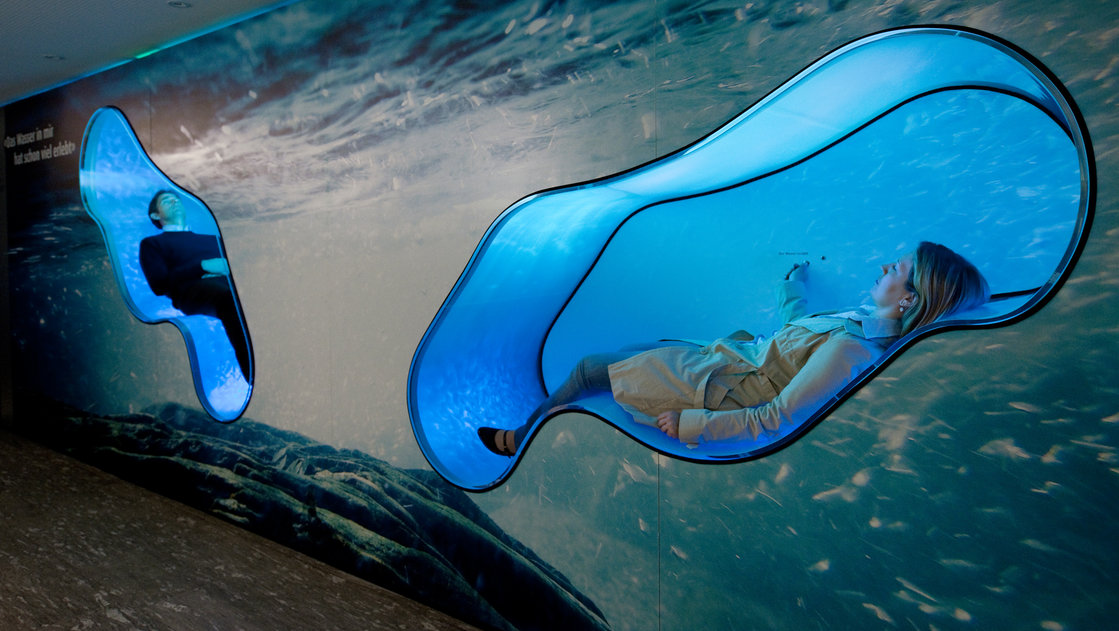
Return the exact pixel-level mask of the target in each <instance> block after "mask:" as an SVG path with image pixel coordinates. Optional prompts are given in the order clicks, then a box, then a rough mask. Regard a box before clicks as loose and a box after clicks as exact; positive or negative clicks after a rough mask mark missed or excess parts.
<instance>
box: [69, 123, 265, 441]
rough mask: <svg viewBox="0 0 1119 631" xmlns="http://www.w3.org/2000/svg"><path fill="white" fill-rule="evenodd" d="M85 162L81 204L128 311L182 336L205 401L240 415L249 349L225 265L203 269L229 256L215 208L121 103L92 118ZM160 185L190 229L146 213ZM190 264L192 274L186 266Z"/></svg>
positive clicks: (229, 416) (214, 409)
mask: <svg viewBox="0 0 1119 631" xmlns="http://www.w3.org/2000/svg"><path fill="white" fill-rule="evenodd" d="M80 164H81V167H80V168H81V171H80V173H79V181H80V185H81V192H82V202H83V204H84V205H85V209H86V211H87V212H88V213H89V214H90V216H91V217H93V219H94V221H96V222H97V225H98V226H99V227H100V228H101V234H102V236H104V237H105V245H106V247H107V248H108V252H109V260H110V261H111V263H112V267H113V273H114V275H115V276H116V279H117V283H118V285H119V286H120V290H121V295H122V296H123V298H124V301H125V303H126V304H127V305H128V309H129V310H130V311H131V312H132V314H133V315H135V316H136V317H137V318H139V319H140V320H142V321H144V322H148V323H157V322H166V321H170V322H171V323H173V324H174V325H175V326H176V327H177V328H178V329H179V331H180V332H181V333H182V334H183V339H184V340H185V341H186V346H187V354H188V356H189V358H190V367H191V372H192V374H193V377H194V388H195V391H196V392H197V394H198V399H199V401H200V402H201V403H202V406H203V407H204V408H205V409H206V411H207V412H208V413H209V414H210V415H211V416H212V417H214V418H215V419H217V420H219V421H232V420H234V419H236V418H238V417H240V416H241V414H242V413H243V412H244V411H245V407H246V406H248V404H249V398H250V396H251V395H252V383H253V370H252V345H251V343H250V341H249V335H248V329H247V327H246V326H245V318H244V314H243V313H242V311H241V306H240V301H239V300H238V299H237V291H236V288H235V287H234V285H233V278H232V276H231V275H229V273H228V264H226V265H225V271H224V273H222V272H221V271H220V270H219V271H216V272H214V271H205V270H203V269H202V266H201V262H202V260H203V259H215V258H216V259H220V260H222V261H224V260H225V258H226V257H225V247H224V245H223V243H222V239H221V232H220V231H219V230H218V225H217V221H215V219H214V216H213V213H212V212H211V211H210V209H209V208H207V207H206V205H205V204H204V203H203V202H202V200H200V199H198V198H197V197H195V196H193V195H191V194H190V193H188V192H187V191H186V190H184V189H183V188H181V187H179V186H178V185H176V184H175V183H174V182H172V181H171V180H170V178H168V177H167V176H166V175H164V174H163V172H162V171H160V170H159V168H158V167H156V166H155V164H154V163H153V162H152V161H151V159H150V158H149V157H148V155H147V153H146V152H145V151H144V149H143V147H142V146H141V145H140V141H139V139H138V138H136V134H135V133H134V132H133V130H132V127H131V126H130V125H129V123H128V120H127V119H126V118H125V116H124V114H123V113H122V112H121V111H120V110H118V109H116V108H112V107H106V108H102V109H99V110H97V111H96V112H94V114H93V116H92V117H91V118H90V121H89V124H88V125H87V126H86V131H85V137H84V138H83V140H82V149H81V158H80ZM159 191H170V192H171V193H172V195H171V196H172V197H176V198H177V199H178V202H179V208H180V210H181V213H182V216H183V219H184V220H185V223H184V225H183V226H182V227H183V228H186V229H185V230H178V231H173V229H172V228H171V227H167V229H166V230H162V229H161V228H160V227H157V226H156V224H155V223H153V221H152V220H151V219H150V218H149V216H148V209H149V203H150V202H151V200H152V199H153V197H154V196H155V195H156V193H157V192H159ZM142 250H144V251H146V252H147V254H146V255H144V256H145V263H146V264H142V263H141V255H142ZM187 266H189V267H190V268H191V269H193V270H196V271H194V272H183V271H182V270H183V268H184V267H187ZM156 269H160V270H161V271H163V272H166V274H161V276H166V279H165V280H162V281H161V280H157V278H156V276H155V274H157V273H159V272H156V271H153V270H156ZM176 270H179V271H176ZM153 284H154V285H155V286H156V289H153ZM157 292H158V293H157Z"/></svg>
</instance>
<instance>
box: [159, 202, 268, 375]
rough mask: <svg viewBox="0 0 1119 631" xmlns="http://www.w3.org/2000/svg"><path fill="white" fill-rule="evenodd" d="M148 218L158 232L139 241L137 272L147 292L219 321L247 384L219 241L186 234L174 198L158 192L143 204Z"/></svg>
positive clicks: (240, 327)
mask: <svg viewBox="0 0 1119 631" xmlns="http://www.w3.org/2000/svg"><path fill="white" fill-rule="evenodd" d="M148 217H149V218H151V220H152V223H154V224H155V225H156V226H157V227H158V228H159V229H160V231H161V232H160V233H159V234H156V235H152V236H150V237H146V238H145V239H143V240H142V241H140V267H141V269H143V271H144V277H145V278H147V280H148V285H149V286H150V287H151V289H152V291H153V292H154V293H155V294H156V295H159V296H167V297H168V298H170V299H171V304H173V305H174V306H175V308H176V309H178V310H179V311H182V312H183V313H184V314H186V315H206V316H211V317H214V318H218V319H219V320H221V323H222V325H223V326H224V327H225V333H226V335H227V336H228V337H229V342H230V344H232V345H233V351H234V353H235V354H236V356H237V364H238V365H239V366H240V368H241V374H242V375H243V376H244V377H245V380H246V381H249V380H250V379H251V375H252V373H251V372H250V371H251V365H250V364H251V362H250V360H249V340H248V332H247V331H246V330H245V327H244V324H243V322H242V319H241V314H240V310H239V309H238V307H237V301H236V300H235V299H234V297H233V287H232V285H231V284H230V280H229V263H228V262H227V261H226V259H225V257H224V256H222V252H221V245H220V243H219V242H218V238H217V237H216V236H213V235H208V234H198V233H196V232H191V231H190V229H189V228H188V227H187V225H186V214H185V212H184V210H183V204H182V201H181V200H180V199H179V196H178V194H176V193H175V192H174V191H170V190H162V191H159V192H158V193H156V194H155V196H154V197H152V200H151V203H150V204H148Z"/></svg>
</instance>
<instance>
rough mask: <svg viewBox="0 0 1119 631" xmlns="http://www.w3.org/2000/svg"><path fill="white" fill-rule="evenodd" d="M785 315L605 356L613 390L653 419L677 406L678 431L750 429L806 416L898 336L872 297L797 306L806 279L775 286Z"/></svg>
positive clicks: (703, 433)
mask: <svg viewBox="0 0 1119 631" xmlns="http://www.w3.org/2000/svg"><path fill="white" fill-rule="evenodd" d="M779 294H780V304H781V313H782V316H783V319H784V321H785V323H786V324H785V325H784V326H783V327H782V328H781V329H780V330H779V331H777V333H775V334H774V335H773V337H771V338H764V337H759V338H754V337H753V336H751V335H750V334H749V333H746V332H744V331H739V332H736V333H734V334H731V335H730V336H729V337H725V338H721V339H718V340H715V341H714V342H711V343H710V344H708V345H706V346H669V347H664V348H657V349H653V350H650V351H646V352H644V353H640V354H638V355H635V356H633V357H630V358H628V359H625V360H623V361H620V362H617V363H614V364H611V365H610V368H609V370H610V384H611V387H612V389H613V394H614V399H615V400H616V401H617V402H618V403H619V404H621V406H622V407H623V408H625V409H626V411H627V412H629V413H630V414H632V415H633V416H634V418H635V419H636V420H638V421H639V422H643V423H648V424H653V425H655V424H656V420H655V419H656V416H657V415H658V414H660V413H661V412H666V411H673V410H674V411H678V412H680V440H681V441H683V442H686V443H693V444H694V443H698V442H700V441H710V440H723V439H730V438H735V439H742V438H746V437H747V436H750V437H752V438H753V439H757V438H758V436H759V435H761V433H762V431H764V430H770V431H774V430H776V429H777V428H778V427H779V426H780V424H781V423H791V424H797V423H801V422H803V421H805V420H807V419H808V417H810V416H811V415H812V413H814V412H815V411H816V410H817V409H819V407H820V406H821V405H823V404H824V403H825V402H826V401H827V400H828V399H829V398H831V397H833V396H835V395H836V394H837V393H838V392H839V391H840V390H841V389H842V388H843V386H845V385H846V384H847V383H848V382H850V381H851V379H853V378H854V377H855V376H857V375H858V374H859V373H861V372H862V371H863V370H864V369H866V368H867V367H868V366H870V365H871V364H872V363H873V362H874V360H876V359H878V357H880V356H881V355H882V353H883V352H884V351H885V350H886V348H887V347H888V346H889V345H890V344H891V343H892V342H893V341H894V340H895V339H897V335H898V330H899V324H898V322H897V321H896V320H889V319H883V318H877V317H874V316H872V315H871V313H870V308H869V307H862V308H860V309H857V310H854V311H848V312H844V313H823V314H815V315H812V316H808V317H803V316H804V311H805V300H804V283H803V282H800V281H797V280H791V281H785V282H784V283H782V284H781V286H780V292H779Z"/></svg>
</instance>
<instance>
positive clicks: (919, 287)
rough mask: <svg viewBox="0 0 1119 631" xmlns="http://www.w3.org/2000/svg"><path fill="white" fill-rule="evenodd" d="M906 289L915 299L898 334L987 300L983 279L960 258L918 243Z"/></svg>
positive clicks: (948, 251) (937, 245) (906, 311)
mask: <svg viewBox="0 0 1119 631" xmlns="http://www.w3.org/2000/svg"><path fill="white" fill-rule="evenodd" d="M906 289H907V290H909V291H910V292H912V293H913V295H914V296H915V298H914V302H913V305H912V306H911V307H909V308H908V309H906V310H905V312H904V313H903V314H902V316H901V332H902V335H905V334H906V333H909V332H910V331H912V330H914V329H916V328H918V327H922V326H925V325H926V324H931V323H933V322H935V321H937V320H939V319H940V318H943V317H945V316H948V315H951V314H952V313H955V312H957V311H964V310H966V309H972V308H974V307H978V306H980V305H982V304H984V303H986V302H987V300H989V299H990V297H991V289H990V287H989V286H988V285H987V281H986V279H984V278H983V275H982V274H980V273H979V270H978V269H976V268H975V266H974V265H972V264H971V263H970V262H968V261H967V259H965V258H964V257H962V256H960V255H959V254H956V253H955V252H953V251H952V250H950V249H948V248H946V247H944V246H943V245H939V244H936V243H929V242H928V241H922V242H921V244H920V245H918V246H917V251H916V252H915V253H914V254H913V267H912V269H910V271H909V281H908V282H907V283H906Z"/></svg>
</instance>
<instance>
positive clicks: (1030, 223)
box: [408, 27, 1094, 490]
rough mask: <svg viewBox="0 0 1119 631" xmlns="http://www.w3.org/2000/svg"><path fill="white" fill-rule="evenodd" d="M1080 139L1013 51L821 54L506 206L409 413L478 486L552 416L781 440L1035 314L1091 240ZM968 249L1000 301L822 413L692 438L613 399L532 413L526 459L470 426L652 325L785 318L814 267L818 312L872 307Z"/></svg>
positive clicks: (926, 41) (655, 440)
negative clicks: (734, 110)
mask: <svg viewBox="0 0 1119 631" xmlns="http://www.w3.org/2000/svg"><path fill="white" fill-rule="evenodd" d="M1093 168H1094V166H1093V161H1092V154H1091V148H1090V143H1089V140H1088V137H1087V133H1086V131H1085V128H1084V125H1083V122H1082V120H1081V118H1080V116H1079V114H1078V112H1077V110H1076V108H1075V105H1074V103H1072V101H1071V99H1070V98H1069V97H1068V96H1067V93H1066V91H1065V90H1064V88H1063V87H1062V86H1061V85H1060V84H1059V83H1058V82H1057V81H1056V79H1055V78H1053V77H1052V75H1051V74H1050V73H1049V72H1048V71H1046V70H1045V69H1044V68H1043V67H1042V66H1041V65H1040V64H1039V63H1038V62H1036V61H1035V60H1033V59H1032V58H1031V57H1029V56H1028V55H1027V54H1026V53H1024V52H1022V51H1020V50H1017V49H1016V48H1014V47H1013V46H1011V45H1010V44H1007V43H1005V42H1002V41H999V40H997V39H995V38H993V37H991V36H988V35H986V34H983V33H979V32H975V31H967V30H960V29H955V28H944V27H912V28H904V29H897V30H891V31H886V32H882V33H878V34H875V35H871V36H868V37H866V38H863V39H860V40H857V41H855V42H852V43H850V44H847V45H846V46H843V47H842V48H839V49H837V50H835V51H834V52H832V53H830V54H828V55H826V56H825V57H823V58H821V59H820V60H818V61H816V62H815V63H813V64H812V65H810V66H809V67H807V68H806V69H805V70H803V71H802V72H800V73H799V74H797V75H796V76H794V77H793V78H792V79H790V80H789V81H788V82H786V83H785V84H784V85H782V86H781V87H780V88H778V89H777V90H775V91H773V92H772V93H770V94H769V95H768V96H766V97H765V98H763V99H762V100H761V101H759V102H758V103H756V104H754V105H753V106H751V107H750V108H749V109H747V110H746V111H745V112H743V113H742V114H740V115H738V116H737V117H735V118H734V119H733V120H731V121H730V122H728V123H727V124H725V125H724V126H722V127H720V128H719V129H717V130H715V131H714V132H712V133H711V134H710V135H708V136H706V137H704V138H702V139H700V140H699V141H697V142H696V143H694V144H692V145H691V146H689V147H686V148H684V149H682V150H680V151H678V152H676V153H673V154H671V155H668V156H666V157H664V158H661V159H658V160H656V161H654V162H651V163H648V164H645V165H642V166H640V167H637V168H635V169H632V170H630V171H627V172H624V173H621V174H618V175H615V176H611V177H607V178H604V179H601V180H597V181H593V182H588V183H584V184H577V185H573V186H568V187H564V188H560V189H555V190H549V191H544V192H540V193H536V194H534V195H530V196H528V197H526V198H524V199H522V200H520V201H518V202H517V203H515V204H514V205H513V206H511V207H509V208H508V209H507V210H505V212H503V213H502V214H501V215H500V216H499V217H498V219H497V220H496V221H495V222H494V223H493V225H492V226H491V227H490V229H489V230H488V232H487V233H486V234H485V236H484V237H483V239H482V241H481V243H480V244H479V246H478V247H477V249H476V250H475V252H474V254H473V256H472V258H471V259H470V261H469V262H468V264H467V266H466V269H465V271H464V272H463V274H462V276H461V277H460V278H459V280H458V282H457V283H456V284H455V286H454V288H453V289H452V290H451V292H450V294H449V296H448V297H447V299H446V301H445V302H444V304H443V306H442V307H441V308H440V310H439V312H438V313H437V314H436V316H435V318H434V320H433V322H432V323H431V325H430V327H429V328H428V330H427V332H426V334H425V335H424V337H423V339H422V340H421V342H420V344H419V347H418V349H417V351H416V353H415V356H414V358H413V363H412V367H411V371H410V375H409V383H408V388H409V389H408V406H409V414H410V418H411V422H412V426H413V429H414V431H415V435H416V438H417V440H418V442H419V444H420V447H421V449H422V450H423V453H424V454H425V456H426V457H427V458H428V460H429V462H430V463H431V465H432V466H433V467H434V468H435V470H436V471H438V472H439V473H440V474H441V475H443V476H444V477H445V478H446V479H447V480H449V481H450V482H452V483H453V484H456V485H458V486H460V487H462V488H465V489H470V490H485V489H488V488H492V487H493V486H495V485H497V484H500V483H501V481H503V480H504V479H505V478H506V477H507V476H508V475H509V474H510V473H511V471H512V470H513V469H514V468H515V466H516V464H517V462H518V461H519V459H520V458H521V457H523V455H524V453H525V450H526V448H527V447H528V446H529V444H531V436H532V435H535V433H536V432H537V430H538V429H539V427H540V425H541V424H542V423H544V422H546V421H547V420H548V418H550V417H551V416H555V414H557V413H559V412H562V411H581V412H585V413H588V414H591V415H594V416H597V417H599V418H600V419H602V420H604V421H606V422H608V423H610V424H612V425H613V426H615V427H616V428H618V429H619V430H621V431H622V432H624V433H626V434H627V435H629V436H630V437H632V438H633V439H635V440H637V441H640V442H642V443H644V444H646V445H648V446H649V447H650V448H652V449H655V450H657V451H659V452H661V453H664V454H668V455H671V456H674V457H677V458H682V459H686V460H691V461H698V462H734V461H742V460H748V459H752V458H757V457H760V456H763V455H765V454H767V453H771V452H773V451H775V450H777V449H780V448H781V447H783V446H785V445H787V444H789V443H790V442H792V441H794V440H795V439H796V438H798V437H799V436H801V435H802V434H803V433H804V432H806V431H807V430H808V429H809V428H811V427H812V426H814V425H815V424H816V423H817V422H819V421H820V420H821V419H823V418H824V417H825V416H827V414H828V413H830V412H831V411H832V410H833V409H834V408H835V407H836V406H837V405H839V403H840V402H842V401H843V400H844V399H845V398H846V397H847V396H849V395H850V394H851V393H852V392H854V391H855V390H856V389H857V388H858V387H859V386H861V385H862V384H863V383H865V382H866V381H867V380H868V379H871V378H872V377H873V376H874V375H875V374H877V373H878V372H879V371H880V370H881V369H882V367H883V366H884V365H885V364H886V363H887V362H889V361H890V360H891V359H892V358H893V357H895V356H897V354H898V353H900V352H902V351H903V350H904V349H905V348H907V347H909V346H910V345H912V344H913V343H914V342H916V341H917V340H918V339H920V338H922V337H925V336H927V335H930V334H932V333H935V332H938V331H944V330H948V329H953V328H963V327H990V326H996V325H1005V324H1008V323H1011V322H1014V321H1016V320H1018V319H1020V318H1023V317H1025V316H1027V315H1028V314H1030V313H1032V312H1033V311H1035V310H1036V309H1038V308H1039V307H1041V306H1042V305H1043V304H1044V303H1045V302H1046V301H1047V299H1048V298H1049V297H1050V296H1051V295H1052V294H1053V292H1054V291H1056V289H1057V288H1058V287H1059V286H1060V284H1061V283H1062V281H1063V280H1064V278H1065V277H1066V276H1067V274H1068V273H1069V272H1070V270H1071V267H1072V265H1073V263H1074V262H1075V259H1076V258H1077V256H1078V254H1079V251H1080V248H1081V244H1082V242H1083V240H1084V239H1085V238H1086V236H1087V230H1088V227H1089V224H1090V220H1091V210H1092V205H1093V202H1094V199H1093V198H1094V174H1093ZM925 240H927V241H934V242H939V243H943V244H945V245H947V246H949V247H951V248H952V249H954V250H956V251H957V252H959V253H961V254H963V255H964V256H965V257H967V258H968V259H969V260H971V261H972V262H974V263H975V264H976V265H977V266H978V267H979V269H980V270H981V271H982V272H983V274H984V275H985V276H986V278H987V280H988V281H989V283H990V285H991V289H992V292H993V294H994V295H993V297H992V300H991V301H990V302H989V303H988V304H987V305H984V306H983V307H981V308H978V309H975V310H973V311H970V312H967V313H959V314H955V315H953V316H952V317H951V318H950V319H947V320H943V321H940V322H937V323H934V324H933V325H930V326H927V327H924V328H923V329H919V330H917V331H914V332H912V333H911V334H909V335H908V336H906V337H904V338H902V339H901V340H899V341H897V342H896V343H895V344H894V345H893V346H892V347H891V348H890V349H889V350H888V351H887V352H886V353H885V354H884V355H883V356H882V357H881V358H880V359H879V360H878V361H877V362H875V363H874V364H873V365H871V366H869V367H868V368H866V369H865V370H864V371H863V372H862V373H861V374H860V375H858V376H857V377H856V378H855V379H854V380H853V381H851V382H850V383H848V385H847V386H846V387H844V388H843V389H842V390H841V391H840V392H837V393H836V394H835V396H834V397H832V398H830V399H829V400H828V401H827V402H826V403H824V404H823V405H822V406H820V407H819V408H817V409H811V410H798V411H795V413H794V414H793V416H794V418H793V421H794V422H793V423H791V424H788V425H783V426H782V427H781V428H780V430H779V431H777V432H772V433H769V434H763V435H762V436H760V437H759V438H758V439H757V440H731V441H719V442H709V443H701V444H700V445H698V446H691V447H689V446H686V445H684V444H681V443H680V442H678V441H675V440H672V439H669V438H667V437H665V436H664V435H663V434H661V432H660V431H658V430H657V429H655V428H652V427H649V426H646V425H641V424H639V423H636V422H634V421H633V419H632V418H631V417H630V416H629V415H628V414H626V413H625V412H624V411H623V410H622V409H621V408H620V407H619V406H618V405H617V404H616V403H615V402H614V401H613V400H612V399H611V398H610V397H609V396H607V395H600V396H594V397H589V398H587V399H585V400H582V401H579V402H577V403H576V404H574V405H571V406H568V407H567V408H564V409H563V410H557V411H555V412H554V413H553V414H551V415H545V416H544V417H542V418H540V419H538V420H537V421H536V425H535V426H534V427H533V428H532V429H531V432H530V439H529V440H526V441H524V442H525V444H523V445H518V453H517V456H516V457H514V458H505V457H502V456H497V455H494V454H491V453H490V452H488V451H486V450H485V449H484V448H483V446H482V445H481V443H480V442H479V441H478V439H477V437H476V434H475V432H476V429H477V428H478V427H479V426H483V425H487V426H493V427H503V428H515V427H517V426H519V425H521V424H522V423H523V422H524V420H525V419H526V418H527V416H528V415H529V413H530V412H531V411H532V410H533V409H534V408H535V406H536V405H537V404H539V403H540V401H541V400H543V399H544V397H545V396H546V392H549V391H551V389H553V388H555V387H556V386H557V385H558V384H559V383H560V382H561V381H562V380H563V379H564V378H565V377H566V375H567V374H568V373H569V372H570V370H571V368H572V367H573V366H574V365H575V363H576V362H577V361H578V359H579V358H580V357H582V356H583V355H586V354H589V353H595V352H605V351H614V350H618V349H619V348H621V347H624V346H627V345H630V344H634V343H641V342H648V341H652V340H658V339H665V338H672V339H680V338H684V339H701V340H711V339H715V338H718V337H721V336H724V335H727V334H729V333H730V332H731V331H735V330H738V329H746V330H749V331H751V332H754V333H761V334H769V333H771V332H772V331H774V330H776V329H777V328H778V327H779V325H780V324H781V323H780V322H779V321H778V310H777V307H776V304H775V302H776V299H775V294H774V287H775V286H776V284H777V281H778V280H779V279H780V278H781V277H782V276H783V275H784V273H785V272H786V271H787V270H788V269H789V268H790V266H791V265H792V264H793V263H795V262H798V261H801V260H805V259H807V260H809V261H811V266H810V277H809V281H808V282H809V311H818V310H824V309H834V308H842V307H848V306H853V305H855V304H858V303H859V302H860V301H862V300H864V299H865V298H866V296H867V294H868V290H869V288H870V286H871V285H872V284H873V283H874V280H875V279H876V278H877V276H878V274H879V270H878V264H880V263H885V262H889V261H891V260H893V259H895V258H897V257H898V256H900V255H902V254H904V253H906V252H909V251H912V250H913V249H914V248H915V247H916V246H917V244H918V243H919V242H920V241H925Z"/></svg>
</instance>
